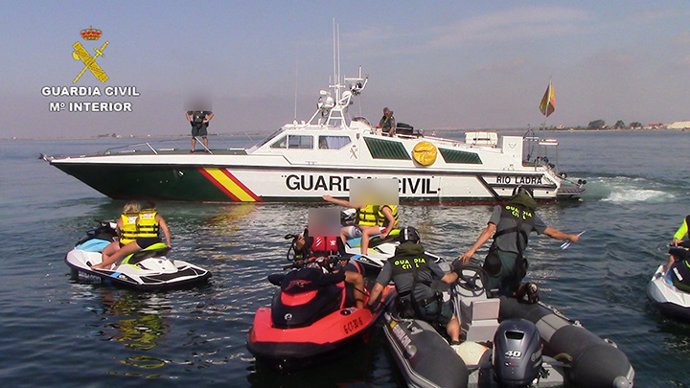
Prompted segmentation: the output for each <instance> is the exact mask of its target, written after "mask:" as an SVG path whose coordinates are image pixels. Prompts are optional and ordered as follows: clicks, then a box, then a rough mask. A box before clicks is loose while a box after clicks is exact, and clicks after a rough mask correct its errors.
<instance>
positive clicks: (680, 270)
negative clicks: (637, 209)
mask: <svg viewBox="0 0 690 388" xmlns="http://www.w3.org/2000/svg"><path fill="white" fill-rule="evenodd" d="M688 224H690V215H689V216H686V217H685V218H684V219H683V223H682V224H681V225H680V227H679V228H678V230H676V233H675V234H674V235H673V240H671V245H673V246H674V247H677V246H683V247H686V248H687V247H690V241H683V238H684V237H685V236H688ZM683 261H684V262H686V263H688V265H690V262H689V261H688V260H687V259H686V260H683ZM675 262H676V258H675V257H674V256H673V255H669V257H668V262H667V263H666V268H665V272H667V271H669V270H671V268H672V267H673V264H675ZM673 273H674V274H673V276H674V277H675V278H676V280H675V281H674V282H677V283H680V284H682V285H686V286H690V268H688V266H687V265H676V266H675V270H674V271H673Z"/></svg>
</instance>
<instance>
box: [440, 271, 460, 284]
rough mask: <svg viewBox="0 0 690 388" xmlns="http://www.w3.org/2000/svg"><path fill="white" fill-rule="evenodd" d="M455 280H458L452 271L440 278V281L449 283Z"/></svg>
mask: <svg viewBox="0 0 690 388" xmlns="http://www.w3.org/2000/svg"><path fill="white" fill-rule="evenodd" d="M456 280H458V274H456V273H455V272H452V271H451V272H448V273H447V274H445V275H443V277H442V278H441V281H443V282H445V283H447V284H450V285H453V283H455V281H456Z"/></svg>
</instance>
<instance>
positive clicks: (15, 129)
mask: <svg viewBox="0 0 690 388" xmlns="http://www.w3.org/2000/svg"><path fill="white" fill-rule="evenodd" d="M0 7H1V9H2V12H0V33H1V36H2V37H3V38H2V39H0V53H2V60H0V74H1V76H0V138H8V137H12V136H17V137H20V138H24V137H43V138H57V137H89V136H96V135H99V134H104V133H119V134H123V135H128V134H133V135H137V136H143V135H146V134H153V135H177V134H185V133H187V132H189V124H188V123H187V122H186V121H185V117H184V111H185V101H186V100H188V99H189V97H190V96H191V95H197V94H200V93H203V94H204V95H205V96H207V97H208V98H209V99H211V100H212V102H213V111H214V113H215V118H214V119H213V121H212V123H211V126H210V128H209V130H210V132H212V133H223V134H242V133H256V132H269V131H273V130H275V129H277V128H279V127H280V126H282V125H283V124H285V123H287V122H292V121H293V119H295V118H297V119H298V120H307V119H308V118H309V117H310V116H311V115H312V113H313V111H314V109H315V107H316V100H317V99H318V95H319V90H320V89H325V88H326V87H327V85H328V82H329V80H330V79H331V78H332V74H333V44H332V42H333V34H332V24H333V19H334V18H335V20H336V23H337V24H338V25H339V30H340V57H341V73H342V74H343V75H346V76H348V75H354V74H355V73H356V72H357V69H358V66H360V65H361V66H362V68H363V71H364V72H365V73H366V74H368V76H369V83H368V85H367V88H366V90H365V91H364V93H363V94H362V95H361V96H360V98H359V99H357V100H356V101H355V105H353V106H352V107H351V113H352V114H353V115H355V116H359V115H362V116H365V117H367V118H369V120H370V121H372V122H377V121H378V119H379V118H380V116H381V109H382V108H383V107H384V106H388V107H390V108H391V109H393V110H394V111H395V116H396V118H397V120H398V121H401V122H406V123H409V124H412V125H414V126H415V127H417V128H425V129H502V128H524V127H527V126H533V127H534V126H539V125H541V124H542V123H544V121H545V120H544V117H543V116H541V114H540V113H539V110H538V104H539V100H540V99H541V97H542V95H543V94H544V91H545V89H546V86H547V84H548V82H549V80H550V79H551V80H553V83H554V88H555V93H556V111H555V112H554V113H553V114H552V115H551V116H549V117H548V118H547V119H546V124H547V125H564V126H585V125H586V124H587V123H588V122H590V121H592V120H596V119H603V120H605V121H606V122H607V123H609V124H613V123H615V122H616V121H617V120H623V121H624V122H625V123H629V122H632V121H639V122H642V123H651V122H663V123H669V122H673V121H682V120H690V23H689V22H688V21H689V20H690V2H688V1H687V0H682V1H673V0H671V1H660V2H651V1H634V0H631V1H588V0H586V1H578V2H573V1H558V0H555V1H520V2H515V1H434V2H429V1H380V2H379V1H377V2H374V1H356V0H351V1H347V2H332V1H330V2H325V1H324V2H316V1H204V2H189V1H185V2H178V1H160V2H158V1H140V2H139V1H138V2H134V1H118V2H101V1H97V0H92V1H60V2H49V1H5V0H0ZM89 26H93V27H94V28H98V29H100V30H101V31H102V37H101V39H100V40H99V41H97V42H87V41H84V40H83V39H82V38H81V36H80V34H79V32H80V31H81V30H82V29H85V28H88V27H89ZM105 41H108V42H109V44H108V46H107V48H106V49H105V50H104V51H103V54H104V55H103V56H102V57H98V58H96V62H97V63H98V64H99V66H101V67H102V69H103V70H104V71H105V72H106V73H107V74H108V76H109V79H108V81H107V82H105V83H101V82H100V81H98V80H97V79H96V78H95V77H94V76H93V74H91V72H90V71H88V70H87V71H86V72H85V73H84V75H83V76H82V78H81V79H80V80H79V81H78V82H77V83H76V84H72V79H73V78H74V77H75V76H76V75H77V73H79V71H80V70H81V69H82V68H83V67H84V64H83V63H82V62H80V61H77V60H75V59H73V57H72V51H73V48H72V45H73V44H74V43H75V42H80V43H82V44H83V46H84V47H85V48H86V49H87V51H89V53H90V54H91V55H93V54H94V49H95V48H97V47H100V45H102V44H103V43H104V42H105ZM72 85H74V86H97V87H98V88H99V90H101V91H103V90H104V88H105V87H107V86H135V87H136V89H137V92H138V93H139V94H140V95H139V96H124V97H104V96H94V97H73V96H44V95H43V94H42V88H44V87H46V86H57V87H64V86H67V87H69V86H72ZM79 101H110V102H113V101H120V102H129V103H130V104H131V106H132V112H93V113H85V112H69V111H61V112H51V111H50V110H49V106H50V102H66V103H69V102H79ZM295 111H296V113H297V115H296V117H295Z"/></svg>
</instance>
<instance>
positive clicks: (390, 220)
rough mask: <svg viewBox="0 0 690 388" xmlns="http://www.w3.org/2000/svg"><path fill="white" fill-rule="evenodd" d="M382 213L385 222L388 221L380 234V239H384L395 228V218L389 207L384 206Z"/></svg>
mask: <svg viewBox="0 0 690 388" xmlns="http://www.w3.org/2000/svg"><path fill="white" fill-rule="evenodd" d="M382 213H383V215H384V216H386V220H388V226H386V229H384V230H383V231H382V232H381V238H386V236H388V233H390V232H391V230H393V228H394V227H395V217H393V211H392V210H391V208H390V207H389V206H384V207H383V210H382Z"/></svg>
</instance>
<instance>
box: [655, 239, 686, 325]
mask: <svg viewBox="0 0 690 388" xmlns="http://www.w3.org/2000/svg"><path fill="white" fill-rule="evenodd" d="M669 253H670V254H671V255H673V256H674V257H675V259H676V262H675V263H674V264H673V265H672V266H671V269H670V270H669V271H666V272H664V266H663V265H660V266H659V267H658V268H657V269H656V272H654V275H653V276H652V279H651V280H650V281H649V284H648V285H647V295H648V296H649V299H651V301H652V303H653V304H654V305H655V306H656V307H657V308H658V309H659V311H661V313H662V314H664V315H666V316H668V317H670V318H674V319H678V320H680V321H684V322H690V286H687V285H684V284H683V283H681V281H680V280H679V279H682V278H683V275H682V274H681V273H680V270H682V268H678V267H679V266H685V265H690V264H688V263H690V261H688V258H689V257H688V256H689V255H690V254H689V253H688V249H687V248H685V247H672V248H671V249H669Z"/></svg>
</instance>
